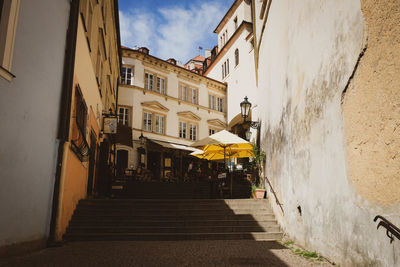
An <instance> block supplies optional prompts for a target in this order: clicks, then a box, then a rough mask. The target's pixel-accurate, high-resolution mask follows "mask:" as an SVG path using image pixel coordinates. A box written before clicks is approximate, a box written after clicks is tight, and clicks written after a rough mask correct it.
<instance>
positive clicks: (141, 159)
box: [138, 132, 146, 166]
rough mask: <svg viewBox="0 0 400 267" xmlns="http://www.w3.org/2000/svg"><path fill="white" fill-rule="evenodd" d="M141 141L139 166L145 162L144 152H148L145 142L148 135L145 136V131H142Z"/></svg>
mask: <svg viewBox="0 0 400 267" xmlns="http://www.w3.org/2000/svg"><path fill="white" fill-rule="evenodd" d="M139 141H140V147H139V148H138V152H139V166H141V165H142V163H144V154H145V153H146V149H145V148H144V147H145V143H146V137H144V136H143V132H141V133H140V136H139Z"/></svg>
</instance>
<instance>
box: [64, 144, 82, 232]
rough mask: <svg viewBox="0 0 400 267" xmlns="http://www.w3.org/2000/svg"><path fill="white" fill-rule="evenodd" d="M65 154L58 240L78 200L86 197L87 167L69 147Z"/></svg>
mask: <svg viewBox="0 0 400 267" xmlns="http://www.w3.org/2000/svg"><path fill="white" fill-rule="evenodd" d="M65 156H66V157H67V166H66V172H65V180H64V181H65V182H64V187H63V188H62V190H63V197H62V199H61V201H62V205H61V210H60V213H61V214H60V217H59V218H60V219H59V227H58V231H57V237H58V239H59V240H61V239H62V235H63V234H64V233H65V230H66V228H67V226H68V223H69V221H70V219H71V216H72V214H73V213H74V210H75V207H76V205H77V204H78V201H79V200H80V199H82V198H85V197H86V187H87V176H88V168H87V167H86V166H84V165H83V164H82V162H81V161H80V160H79V159H78V157H77V156H76V155H75V153H74V152H73V151H72V150H71V149H70V148H68V149H67V153H66V155H65ZM84 164H85V163H84ZM86 165H87V164H86Z"/></svg>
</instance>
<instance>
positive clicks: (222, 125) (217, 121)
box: [207, 119, 226, 129]
mask: <svg viewBox="0 0 400 267" xmlns="http://www.w3.org/2000/svg"><path fill="white" fill-rule="evenodd" d="M207 123H208V124H209V125H211V126H214V127H218V128H223V129H225V128H226V123H224V122H223V121H221V120H220V119H211V120H207Z"/></svg>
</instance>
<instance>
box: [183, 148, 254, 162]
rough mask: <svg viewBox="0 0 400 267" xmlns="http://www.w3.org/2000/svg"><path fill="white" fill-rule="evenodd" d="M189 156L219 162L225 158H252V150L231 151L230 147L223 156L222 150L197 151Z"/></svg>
mask: <svg viewBox="0 0 400 267" xmlns="http://www.w3.org/2000/svg"><path fill="white" fill-rule="evenodd" d="M190 155H192V156H195V157H197V158H200V159H207V160H221V159H225V158H249V157H254V153H253V149H232V148H230V147H228V148H226V149H225V154H224V151H223V150H221V149H220V150H214V151H213V150H207V151H203V150H199V151H195V152H192V153H191V154H190Z"/></svg>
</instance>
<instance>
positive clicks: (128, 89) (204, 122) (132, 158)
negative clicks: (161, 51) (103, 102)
mask: <svg viewBox="0 0 400 267" xmlns="http://www.w3.org/2000/svg"><path fill="white" fill-rule="evenodd" d="M129 53H132V54H131V55H130V56H129ZM125 55H126V56H125V57H123V61H122V62H123V65H124V66H127V67H131V68H133V70H134V74H133V82H132V84H131V85H128V86H127V85H123V84H121V85H120V88H119V94H118V106H119V107H122V106H123V107H128V108H131V111H132V113H131V116H130V126H131V127H132V128H133V132H132V133H133V136H132V137H133V141H134V147H133V148H129V147H125V146H121V145H118V148H117V149H118V150H119V149H123V150H127V151H128V166H131V165H132V166H133V167H134V168H136V167H137V163H138V160H137V151H136V148H137V147H138V146H140V145H139V142H138V140H139V136H140V134H141V132H142V131H141V130H142V129H143V110H147V111H150V112H155V113H158V114H162V115H165V134H157V133H155V132H146V131H143V135H144V136H145V137H147V138H150V139H153V140H160V141H166V142H172V143H178V144H183V145H190V144H192V143H193V141H191V140H189V139H182V138H179V121H180V120H182V121H192V122H194V123H197V124H198V133H197V140H200V139H202V138H205V137H207V136H208V135H209V128H210V127H211V128H214V129H221V130H222V129H225V125H226V112H218V111H216V110H211V109H209V108H208V95H209V94H213V95H216V96H219V97H223V98H226V87H225V85H224V84H221V83H219V82H216V81H212V80H210V79H207V78H204V77H201V76H199V75H197V74H195V73H191V72H189V71H186V70H184V69H182V68H178V67H176V66H172V65H170V64H168V63H165V62H164V61H163V60H161V59H156V58H153V57H149V56H145V55H144V54H142V53H140V52H129V50H126V51H125ZM150 62H152V63H150ZM145 71H149V72H151V73H154V74H156V75H160V76H162V77H164V78H166V95H162V94H159V93H156V92H152V91H149V90H145V89H144V79H145ZM188 75H189V77H188ZM180 83H184V84H187V85H189V86H191V87H194V88H197V89H198V98H199V104H198V105H195V104H191V103H187V102H185V101H182V100H179V99H178V98H179V93H178V92H179V90H178V89H179V84H180ZM211 84H213V86H211ZM215 86H218V87H219V89H218V88H215ZM152 101H156V102H157V103H158V104H160V105H161V106H163V107H165V108H167V109H168V110H162V109H160V108H157V107H154V108H152V107H148V106H144V105H142V104H143V103H146V102H147V103H148V102H152ZM187 111H189V112H192V113H193V114H195V115H196V116H198V117H199V118H200V120H190V119H185V118H182V117H180V116H179V115H178V113H179V112H187ZM215 119H217V120H219V121H221V122H222V123H224V124H225V125H221V126H215V125H213V124H210V123H209V122H208V120H215ZM153 124H155V118H153ZM187 134H188V133H187Z"/></svg>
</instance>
